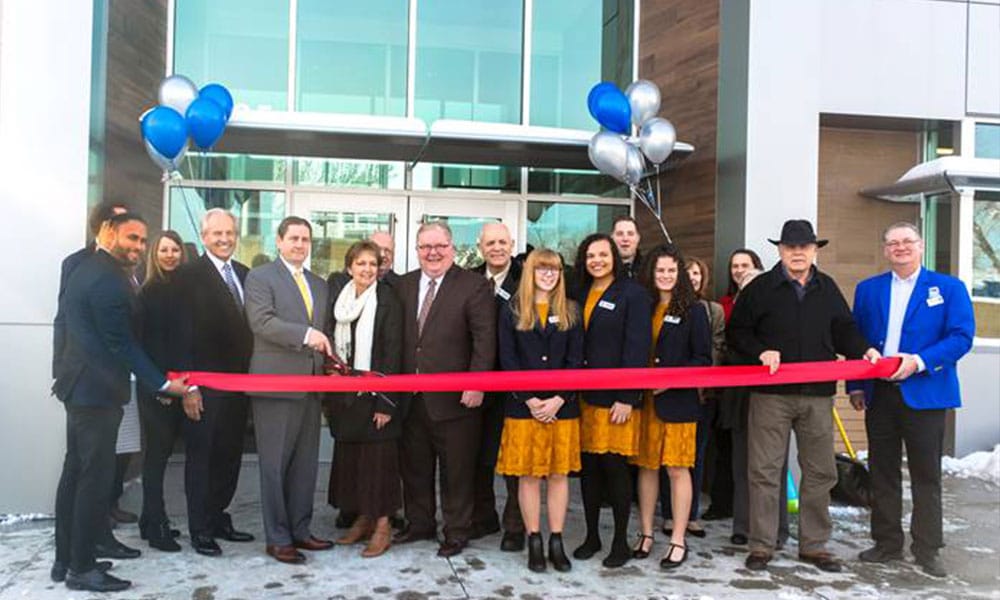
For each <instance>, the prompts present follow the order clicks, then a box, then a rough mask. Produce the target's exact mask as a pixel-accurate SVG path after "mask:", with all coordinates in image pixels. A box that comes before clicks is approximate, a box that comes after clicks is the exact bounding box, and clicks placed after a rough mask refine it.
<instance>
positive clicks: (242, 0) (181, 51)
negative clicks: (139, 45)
mask: <svg viewBox="0 0 1000 600" xmlns="http://www.w3.org/2000/svg"><path fill="white" fill-rule="evenodd" d="M175 7H176V8H175V15H176V16H175V21H174V26H175V27H174V72H175V73H180V74H182V75H186V76H188V77H190V78H191V80H192V81H194V82H195V83H196V84H197V85H199V86H202V85H205V84H206V83H209V82H213V81H215V82H219V83H222V84H223V85H225V86H226V87H228V88H229V90H230V91H231V92H232V93H233V98H234V100H235V102H236V104H246V105H248V106H250V107H251V108H255V109H274V110H286V109H287V108H288V0H212V1H211V2H205V1H204V0H176V3H175Z"/></svg>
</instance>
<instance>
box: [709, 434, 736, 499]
mask: <svg viewBox="0 0 1000 600" xmlns="http://www.w3.org/2000/svg"><path fill="white" fill-rule="evenodd" d="M712 450H713V451H714V452H712V453H710V454H714V457H713V458H714V460H713V461H712V484H711V485H710V486H709V489H708V493H709V497H710V498H711V505H709V509H710V510H712V511H713V512H716V513H719V514H723V515H731V514H733V491H734V490H733V430H732V429H728V428H722V427H713V428H712Z"/></svg>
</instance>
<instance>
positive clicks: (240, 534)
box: [212, 519, 253, 542]
mask: <svg viewBox="0 0 1000 600" xmlns="http://www.w3.org/2000/svg"><path fill="white" fill-rule="evenodd" d="M212 537H216V538H219V539H220V540H226V541H227V542H252V541H253V536H252V535H250V534H249V533H246V532H245V531H236V530H235V529H233V524H232V522H230V521H229V520H228V519H227V520H226V521H224V522H223V523H221V524H219V525H216V526H215V529H213V530H212Z"/></svg>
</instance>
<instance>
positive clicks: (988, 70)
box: [967, 0, 1000, 116]
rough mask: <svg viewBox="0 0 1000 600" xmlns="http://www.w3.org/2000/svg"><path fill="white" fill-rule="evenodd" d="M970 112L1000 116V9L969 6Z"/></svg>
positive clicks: (975, 5) (997, 7) (998, 6)
mask: <svg viewBox="0 0 1000 600" xmlns="http://www.w3.org/2000/svg"><path fill="white" fill-rule="evenodd" d="M998 1H1000V0H998ZM967 108H968V112H970V113H974V114H986V115H993V116H1000V5H997V6H985V5H982V4H970V5H969V80H968V107H967Z"/></svg>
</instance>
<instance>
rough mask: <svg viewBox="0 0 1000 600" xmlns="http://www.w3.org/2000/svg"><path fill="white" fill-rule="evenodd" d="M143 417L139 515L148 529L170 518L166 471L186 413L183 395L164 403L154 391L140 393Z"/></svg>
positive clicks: (140, 415) (142, 525)
mask: <svg viewBox="0 0 1000 600" xmlns="http://www.w3.org/2000/svg"><path fill="white" fill-rule="evenodd" d="M139 418H140V420H141V421H142V437H143V438H144V439H145V442H146V454H145V457H144V459H143V462H142V516H141V517H140V518H139V527H143V528H144V527H146V526H147V525H155V524H157V523H162V522H165V521H166V520H167V511H166V508H165V507H164V504H163V474H164V472H165V471H166V470H167V461H168V460H170V454H171V453H172V452H173V450H174V443H175V442H176V441H177V436H178V435H180V432H181V424H182V419H184V418H185V416H184V410H183V408H182V406H181V400H180V399H179V398H175V399H174V400H173V402H171V403H170V404H167V405H164V404H161V403H160V401H159V400H157V398H156V396H155V395H154V394H152V393H146V394H142V395H140V396H139Z"/></svg>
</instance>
